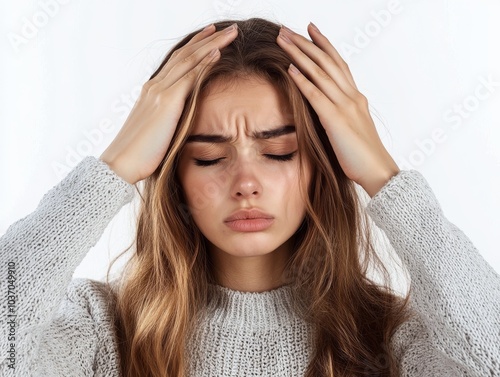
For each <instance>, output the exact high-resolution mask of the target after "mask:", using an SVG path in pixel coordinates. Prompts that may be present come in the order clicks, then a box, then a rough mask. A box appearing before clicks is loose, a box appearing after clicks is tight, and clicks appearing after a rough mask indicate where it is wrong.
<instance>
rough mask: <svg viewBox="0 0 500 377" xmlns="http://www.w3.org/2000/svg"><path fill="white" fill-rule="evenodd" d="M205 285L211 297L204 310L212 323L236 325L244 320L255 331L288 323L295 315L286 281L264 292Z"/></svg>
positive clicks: (228, 325)
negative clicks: (206, 310)
mask: <svg viewBox="0 0 500 377" xmlns="http://www.w3.org/2000/svg"><path fill="white" fill-rule="evenodd" d="M208 286H209V291H210V296H211V300H210V302H209V303H208V308H207V309H208V313H210V314H209V316H210V317H211V322H212V323H213V324H218V325H219V326H222V327H232V326H237V327H239V326H241V325H242V324H243V323H245V324H246V326H248V325H249V324H250V326H252V327H254V328H255V329H256V330H266V329H267V330H271V329H277V328H280V327H283V326H289V325H290V322H291V321H294V320H295V319H296V317H297V316H296V311H295V310H294V307H293V290H292V286H291V285H290V284H289V285H283V286H281V287H278V288H275V289H272V290H269V291H265V292H242V291H238V290H233V289H230V288H227V287H223V286H220V285H217V284H209V285H208Z"/></svg>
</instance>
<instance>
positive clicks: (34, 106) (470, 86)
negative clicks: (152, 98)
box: [0, 0, 500, 279]
mask: <svg viewBox="0 0 500 377" xmlns="http://www.w3.org/2000/svg"><path fill="white" fill-rule="evenodd" d="M44 4H45V5H44ZM254 16H256V17H264V18H267V19H270V20H272V21H275V22H278V23H280V22H281V23H284V24H285V25H287V26H288V27H290V28H292V29H293V30H294V31H296V32H299V33H301V34H303V35H305V36H307V37H308V35H307V31H306V27H307V24H308V23H309V21H313V22H314V23H315V24H316V25H317V26H318V27H319V28H320V30H321V31H322V32H323V34H325V35H326V36H327V37H328V38H329V40H330V41H331V42H332V44H333V45H334V46H335V47H336V48H337V49H338V50H339V52H340V53H341V55H342V56H343V57H344V59H345V60H346V62H347V63H348V64H349V67H350V68H351V71H352V73H353V75H354V79H355V80H356V82H357V85H358V88H359V89H360V91H361V92H362V93H363V94H365V95H366V96H367V97H368V100H369V102H370V105H371V107H372V108H373V113H372V114H373V117H374V120H375V122H376V124H377V128H378V130H379V133H380V135H381V137H382V140H383V141H384V144H385V145H386V148H387V149H388V150H389V152H390V153H391V154H392V156H393V157H394V158H395V159H396V161H397V162H398V164H399V166H400V168H401V169H408V168H413V169H417V170H419V171H420V172H421V173H422V174H423V175H424V176H425V177H426V179H427V180H428V181H429V183H430V185H431V187H432V189H433V190H434V192H435V194H436V196H437V197H438V200H439V201H440V203H441V205H442V208H443V210H444V213H445V214H446V216H447V217H448V219H450V220H451V221H452V222H453V223H455V224H456V225H458V226H459V227H460V228H461V229H462V230H463V231H464V232H465V233H466V234H467V235H468V236H469V238H470V239H471V240H472V241H473V243H474V244H475V245H476V246H477V247H478V249H479V250H480V252H481V254H482V255H483V256H484V258H485V259H486V260H487V261H488V262H489V263H490V264H491V265H492V266H493V267H494V269H495V270H496V271H497V272H500V255H499V247H498V234H499V226H498V225H499V221H498V214H499V212H500V199H499V195H498V192H499V184H500V151H499V146H500V131H499V127H498V126H499V120H500V110H499V109H500V53H499V49H500V48H499V47H498V46H500V26H499V25H500V23H499V22H497V21H498V17H499V16H500V5H499V4H498V2H497V1H493V0H488V1H482V2H477V1H460V0H453V1H436V0H432V1H424V0H414V1H411V0H399V1H396V0H392V1H374V0H372V1H369V2H368V1H361V0H356V1H349V2H347V1H340V0H335V1H334V0H329V1H317V0H308V1H300V2H298V1H297V2H290V1H289V0H287V1H284V0H283V1H272V2H271V1H251V2H250V1H245V2H244V1H241V0H238V1H234V0H233V1H226V0H216V1H189V2H188V1H185V2H175V5H172V2H166V1H148V2H142V1H141V2H139V1H128V2H125V1H120V2H118V1H117V0H113V1H112V0H108V1H105V2H102V1H96V0H93V1H89V0H88V1H77V0H64V1H62V0H61V1H59V2H56V0H41V1H16V2H6V1H3V2H1V3H0V17H1V18H0V21H1V29H0V51H1V58H0V75H1V79H0V84H1V86H0V161H1V165H0V176H1V177H2V178H3V179H2V183H3V184H2V185H1V186H0V210H1V212H0V213H1V221H0V234H3V233H5V231H6V230H7V228H8V226H9V225H10V224H11V223H13V222H14V221H15V220H17V219H19V218H21V217H24V216H25V215H27V214H28V213H30V212H31V211H33V210H34V209H35V208H36V206H37V204H38V202H39V200H40V199H41V197H42V196H43V194H44V193H45V192H46V191H47V190H49V189H50V188H51V187H53V186H54V185H55V184H57V183H58V182H59V181H60V179H61V178H62V177H63V176H64V175H65V174H66V173H67V171H68V170H69V169H70V168H71V167H72V166H74V165H75V164H76V163H77V162H78V161H80V160H81V159H82V158H83V157H84V156H85V155H94V156H97V157H98V156H99V155H100V154H101V152H102V151H103V150H104V149H105V148H106V146H107V145H108V144H109V143H110V142H111V140H112V139H113V137H114V135H116V133H117V132H118V130H119V129H120V127H121V125H122V124H123V122H124V120H125V119H126V117H127V115H128V113H129V111H130V110H131V108H132V106H133V104H134V102H135V99H136V98H137V95H138V93H139V90H140V88H141V86H142V84H143V83H144V82H145V81H146V80H147V79H148V78H149V75H151V73H152V72H153V71H154V69H155V68H156V67H157V65H158V64H159V63H160V61H161V58H162V57H163V56H164V55H165V54H166V52H167V51H168V49H169V48H170V47H171V46H173V44H174V43H176V42H177V41H178V40H179V39H180V38H181V37H183V36H184V35H185V34H187V33H189V32H191V31H192V30H194V29H195V28H198V27H201V26H205V25H207V24H209V23H210V22H213V21H216V20H219V19H224V18H237V19H242V18H248V17H254ZM488 81H489V82H490V85H489V89H488V87H487V84H485V83H486V82H488ZM458 106H460V107H461V108H462V110H460V111H461V112H459V110H458ZM103 124H106V125H107V128H106V129H105V131H106V133H104V132H103V131H102V127H103ZM100 127H101V129H100ZM99 134H100V135H101V136H98V135H99ZM91 135H93V136H91ZM433 136H434V139H435V141H433V145H432V144H431V143H429V142H428V141H425V140H426V139H431V138H432V137H433ZM133 235H134V223H133V215H132V211H131V206H126V207H124V209H123V210H122V211H121V212H120V214H119V215H117V217H116V218H115V219H114V220H113V221H112V222H111V224H110V226H109V227H108V228H107V230H106V232H105V233H104V235H103V237H102V238H101V240H100V242H99V243H98V245H97V246H96V247H95V248H93V249H92V250H91V251H90V252H89V254H88V255H87V256H86V258H85V259H84V261H83V262H82V264H81V265H80V266H79V267H78V269H77V270H76V271H75V274H74V276H75V277H90V278H94V279H102V278H103V275H104V273H105V272H106V268H107V265H108V262H109V260H110V256H114V255H116V254H117V253H118V252H120V251H122V250H123V249H124V248H125V247H126V246H128V244H129V243H130V241H131V240H132V237H133ZM118 266H119V265H118Z"/></svg>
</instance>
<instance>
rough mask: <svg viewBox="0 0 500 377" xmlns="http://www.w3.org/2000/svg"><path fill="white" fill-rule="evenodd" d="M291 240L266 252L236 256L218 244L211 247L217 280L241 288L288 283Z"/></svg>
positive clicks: (259, 289)
mask: <svg viewBox="0 0 500 377" xmlns="http://www.w3.org/2000/svg"><path fill="white" fill-rule="evenodd" d="M290 243H291V241H290V240H288V241H287V242H285V243H284V244H282V245H281V246H280V247H278V248H277V249H275V250H274V251H271V252H269V253H266V254H262V255H252V256H236V255H232V254H229V253H226V252H224V251H222V250H220V249H218V248H216V247H212V248H211V249H210V256H211V260H212V263H213V267H214V273H215V279H216V281H217V284H218V285H220V286H223V287H226V288H229V289H232V290H235V291H240V292H266V291H270V290H273V289H276V288H279V287H281V286H283V285H285V284H286V282H285V280H284V278H283V272H284V270H285V266H286V263H287V262H288V260H289V258H290V250H291V248H290Z"/></svg>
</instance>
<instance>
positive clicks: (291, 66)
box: [288, 63, 300, 75]
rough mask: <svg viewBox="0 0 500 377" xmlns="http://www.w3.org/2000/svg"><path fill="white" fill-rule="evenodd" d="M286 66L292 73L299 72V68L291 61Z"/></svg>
mask: <svg viewBox="0 0 500 377" xmlns="http://www.w3.org/2000/svg"><path fill="white" fill-rule="evenodd" d="M288 68H290V72H292V73H294V74H296V75H298V74H299V73H300V72H299V70H298V69H297V67H296V66H294V65H293V64H292V63H290V65H289V66H288Z"/></svg>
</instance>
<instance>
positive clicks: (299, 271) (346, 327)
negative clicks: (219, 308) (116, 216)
mask: <svg viewBox="0 0 500 377" xmlns="http://www.w3.org/2000/svg"><path fill="white" fill-rule="evenodd" d="M234 22H236V23H237V25H238V28H239V30H238V36H237V37H236V39H235V40H234V41H233V42H232V43H231V44H230V45H228V46H227V47H224V48H223V49H222V50H221V57H220V58H219V60H218V61H217V62H216V63H214V64H213V65H212V66H210V67H209V68H208V69H206V70H205V71H204V72H203V73H202V74H201V75H200V77H199V79H198V80H197V82H196V84H195V87H194V89H193V91H192V93H191V94H190V95H189V97H188V98H187V101H186V105H185V107H184V111H183V113H182V115H181V118H180V120H179V124H178V126H177V128H176V131H175V133H174V135H173V139H172V141H171V143H170V146H169V148H168V150H167V153H166V155H165V157H164V159H163V161H162V163H161V164H160V165H159V166H158V168H157V169H156V171H155V172H154V173H153V174H152V175H151V176H150V177H149V178H147V179H146V180H144V181H143V182H141V183H142V184H143V187H142V190H141V191H142V192H141V194H142V195H141V197H142V202H141V208H140V214H139V217H138V224H137V233H136V239H135V242H134V245H133V246H134V249H135V250H134V253H133V255H132V257H131V258H130V260H129V261H128V262H127V264H126V265H125V268H124V269H123V272H122V273H121V282H120V284H119V286H118V285H117V288H116V304H115V306H114V307H115V316H116V317H115V318H116V330H117V337H118V340H119V347H120V355H121V367H122V373H123V375H124V376H125V377H132V376H154V377H161V376H169V377H171V376H172V377H174V376H175V377H180V376H184V375H185V367H186V359H185V358H186V355H185V353H184V347H185V346H186V344H185V343H186V339H188V335H189V332H190V331H196V328H195V327H194V323H195V321H194V319H195V318H196V316H197V314H198V313H199V312H200V311H201V310H202V309H203V308H204V307H205V306H206V305H207V302H208V300H210V297H209V289H208V283H214V284H216V281H215V279H214V276H213V275H212V270H211V267H210V266H211V265H210V260H209V256H207V247H206V243H205V242H206V241H205V238H204V236H203V234H202V233H201V232H200V230H199V229H198V228H197V227H196V225H195V223H194V222H193V220H192V217H191V216H190V214H189V208H188V206H187V205H186V204H185V203H186V201H185V199H184V196H183V192H182V189H181V186H180V183H179V179H178V176H177V165H178V159H179V154H180V152H181V151H182V148H183V145H184V143H185V140H186V138H187V136H188V135H189V131H190V129H191V128H192V125H193V119H194V117H195V115H196V109H197V106H198V103H199V101H200V99H201V98H202V95H203V93H205V92H206V90H207V89H208V87H209V85H210V84H213V83H215V82H216V81H218V82H219V83H220V82H222V83H227V84H230V83H231V82H234V80H237V79H239V78H249V77H256V78H260V79H263V80H266V81H267V82H269V83H271V84H272V85H274V86H275V87H276V88H277V90H279V92H280V93H283V95H284V96H285V98H286V99H287V102H288V105H289V107H288V108H287V111H291V112H292V113H293V118H294V121H295V124H296V129H297V139H298V143H299V151H300V153H299V158H300V159H301V160H300V161H301V166H303V164H304V163H305V162H304V161H306V160H307V161H308V162H310V164H311V166H312V178H311V181H310V184H309V186H308V187H304V183H302V184H301V190H302V191H301V192H302V193H303V196H304V198H305V199H304V200H305V201H306V206H307V213H306V216H305V218H304V221H303V223H302V225H301V226H300V228H299V229H298V230H297V232H296V234H295V235H294V238H293V239H294V252H293V253H292V256H291V257H290V260H289V261H288V264H287V267H286V269H285V275H284V278H285V279H286V280H287V281H288V282H290V284H292V285H293V292H294V296H295V297H294V300H295V305H296V308H297V310H298V311H299V312H300V313H301V314H302V315H303V318H304V319H305V320H306V321H308V322H309V323H311V324H312V325H313V326H314V328H315V329H316V334H317V336H316V340H315V350H314V354H313V358H312V360H311V363H310V364H309V366H308V369H307V372H306V376H308V377H312V376H396V375H398V370H397V360H395V358H394V356H393V350H392V349H391V347H390V346H389V343H390V339H391V337H392V335H393V334H394V332H395V330H396V329H397V327H398V326H399V325H401V324H402V323H403V322H405V321H406V320H407V319H408V318H409V314H410V311H409V309H408V308H409V306H408V299H409V295H408V294H407V295H406V296H405V297H400V296H399V295H397V294H396V292H395V291H394V290H392V288H391V286H390V283H389V280H390V279H389V274H388V272H387V269H386V268H385V266H384V265H383V263H382V261H381V260H380V259H379V257H378V256H377V254H376V252H375V248H374V246H373V240H372V238H373V237H372V234H371V229H370V226H369V224H370V222H369V220H368V215H367V214H366V212H365V210H364V206H363V205H362V201H361V199H360V197H359V194H358V192H357V189H356V187H355V186H356V185H355V183H354V182H353V181H351V180H350V179H349V178H347V177H346V175H345V174H344V172H343V170H342V168H341V167H340V165H339V163H338V161H337V158H336V156H335V152H334V151H333V149H332V147H331V144H330V142H329V140H328V137H327V135H326V133H325V131H324V129H323V127H322V125H321V123H320V121H319V119H318V116H317V114H316V113H315V111H314V110H313V108H312V107H311V106H310V104H309V103H308V101H307V100H306V98H305V97H304V96H303V95H302V94H301V92H300V91H299V89H298V88H297V86H296V85H295V83H294V82H293V81H292V80H291V78H290V77H289V74H288V73H287V68H288V65H289V63H290V62H291V60H290V58H289V56H288V55H287V54H286V53H285V52H284V51H283V50H282V49H281V47H280V46H279V45H278V44H277V43H276V37H277V35H278V32H279V28H280V25H279V24H276V23H273V22H271V21H268V20H264V19H261V18H251V19H248V20H225V21H220V22H216V23H215V26H216V29H217V30H221V29H223V28H225V27H227V26H229V25H230V24H232V23H234ZM200 30H201V29H200ZM200 30H196V31H193V32H192V33H191V34H189V35H187V36H186V37H185V38H183V39H182V40H181V41H180V42H179V43H177V44H176V45H175V46H174V47H173V48H172V50H171V51H170V52H169V53H168V54H167V55H166V57H165V58H164V60H163V62H162V63H161V65H160V66H159V67H158V69H157V70H156V71H155V72H154V73H153V75H152V76H151V78H153V77H154V76H156V75H157V74H158V72H159V71H160V69H161V68H162V67H163V65H164V64H165V63H166V62H167V61H168V59H169V58H170V57H171V56H172V54H173V52H174V51H175V50H177V49H178V48H180V47H182V46H184V45H185V44H186V43H187V42H188V41H189V40H190V39H191V38H192V37H193V36H194V35H195V34H196V33H197V32H199V31H200ZM121 255H123V253H122V254H121ZM118 257H119V256H118ZM118 257H117V258H118ZM117 258H115V260H114V261H113V262H112V264H113V263H114V262H115V261H116V259H117ZM370 265H373V266H376V267H377V270H378V271H380V272H381V273H382V276H383V277H384V279H385V280H384V281H383V284H381V283H376V282H375V281H373V280H371V279H370V278H368V276H367V270H368V268H369V266H370ZM110 268H111V265H110ZM108 281H109V269H108Z"/></svg>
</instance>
